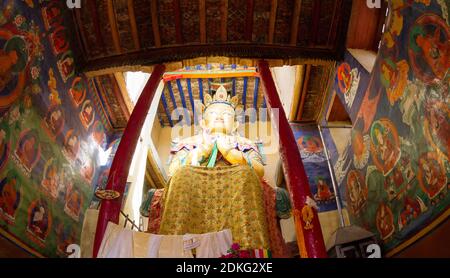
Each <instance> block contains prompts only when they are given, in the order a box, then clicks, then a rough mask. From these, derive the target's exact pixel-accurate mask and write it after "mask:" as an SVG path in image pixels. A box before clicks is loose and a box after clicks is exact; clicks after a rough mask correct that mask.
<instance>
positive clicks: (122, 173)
mask: <svg viewBox="0 0 450 278" xmlns="http://www.w3.org/2000/svg"><path fill="white" fill-rule="evenodd" d="M164 71H165V66H164V65H156V66H155V67H154V68H153V72H152V75H151V76H150V79H149V80H148V82H147V84H146V85H145V87H144V90H143V92H142V94H141V96H140V97H139V99H138V101H137V103H136V106H135V107H134V110H133V113H131V116H130V119H129V120H128V124H127V127H126V128H125V131H124V132H123V136H122V139H121V140H120V144H119V147H118V148H117V152H116V155H115V156H114V160H113V163H112V165H111V169H110V171H109V177H108V183H107V185H106V189H107V190H115V191H117V192H119V193H120V197H119V198H117V199H114V200H102V202H101V206H100V212H99V216H98V221H97V230H96V232H95V241H94V253H93V257H94V258H96V257H97V254H98V251H99V249H100V245H101V243H102V240H103V235H104V234H105V230H106V226H107V225H108V222H109V221H111V222H114V223H119V214H120V208H121V205H122V196H123V193H124V190H125V184H126V182H127V177H128V172H129V170H130V164H131V160H132V159H133V154H134V150H135V149H136V145H137V142H138V140H139V136H140V135H141V129H142V126H143V125H144V122H145V118H146V117H147V113H148V110H149V109H150V104H151V103H152V100H153V97H154V96H155V92H156V89H157V88H158V85H159V82H160V81H161V79H162V76H163V74H164Z"/></svg>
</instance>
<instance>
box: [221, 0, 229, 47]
mask: <svg viewBox="0 0 450 278" xmlns="http://www.w3.org/2000/svg"><path fill="white" fill-rule="evenodd" d="M220 16H221V17H220V40H221V41H222V42H226V41H227V40H228V34H227V30H228V26H227V24H228V0H221V5H220Z"/></svg>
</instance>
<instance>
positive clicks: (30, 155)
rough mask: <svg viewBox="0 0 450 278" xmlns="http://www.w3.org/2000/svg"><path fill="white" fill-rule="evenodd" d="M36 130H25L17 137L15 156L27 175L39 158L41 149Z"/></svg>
mask: <svg viewBox="0 0 450 278" xmlns="http://www.w3.org/2000/svg"><path fill="white" fill-rule="evenodd" d="M38 138H39V137H38V135H37V132H36V130H30V129H26V130H24V131H23V132H22V133H21V134H20V137H19V141H18V142H17V147H16V151H15V155H16V157H17V159H18V160H19V163H20V164H21V165H22V166H23V167H24V168H25V171H26V172H27V173H28V174H29V173H30V172H31V171H32V170H33V168H34V166H36V163H37V162H38V160H39V158H40V156H41V147H40V143H39V139H38Z"/></svg>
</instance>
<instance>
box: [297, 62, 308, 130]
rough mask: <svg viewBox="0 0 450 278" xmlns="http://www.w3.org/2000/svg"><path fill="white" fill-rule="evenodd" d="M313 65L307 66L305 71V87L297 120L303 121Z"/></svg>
mask: <svg viewBox="0 0 450 278" xmlns="http://www.w3.org/2000/svg"><path fill="white" fill-rule="evenodd" d="M311 67H312V66H311V65H307V66H306V72H305V78H304V81H303V88H302V94H301V96H300V105H299V106H298V113H297V117H296V120H297V121H301V120H302V116H303V111H304V109H305V100H306V94H307V93H308V86H309V79H310V77H311Z"/></svg>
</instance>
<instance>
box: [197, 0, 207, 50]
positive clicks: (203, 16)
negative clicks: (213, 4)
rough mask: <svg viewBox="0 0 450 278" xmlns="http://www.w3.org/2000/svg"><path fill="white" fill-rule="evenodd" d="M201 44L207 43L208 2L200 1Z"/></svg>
mask: <svg viewBox="0 0 450 278" xmlns="http://www.w3.org/2000/svg"><path fill="white" fill-rule="evenodd" d="M198 11H199V23H200V43H206V0H199V1H198Z"/></svg>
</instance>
